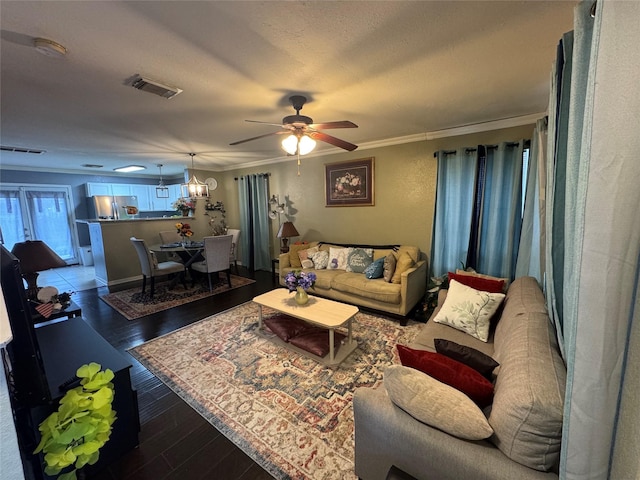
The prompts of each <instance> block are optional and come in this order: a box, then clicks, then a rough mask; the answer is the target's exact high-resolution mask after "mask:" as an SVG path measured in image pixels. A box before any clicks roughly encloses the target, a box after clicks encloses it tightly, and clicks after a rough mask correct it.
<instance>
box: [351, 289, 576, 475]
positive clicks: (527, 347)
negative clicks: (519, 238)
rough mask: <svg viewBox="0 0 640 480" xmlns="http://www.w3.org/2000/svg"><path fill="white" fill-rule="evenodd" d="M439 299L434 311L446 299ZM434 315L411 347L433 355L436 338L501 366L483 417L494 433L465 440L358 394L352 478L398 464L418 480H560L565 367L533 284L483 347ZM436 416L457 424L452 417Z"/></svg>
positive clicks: (370, 392)
mask: <svg viewBox="0 0 640 480" xmlns="http://www.w3.org/2000/svg"><path fill="white" fill-rule="evenodd" d="M440 293H441V296H440V299H439V307H438V309H439V308H441V306H442V302H443V301H444V298H445V297H446V291H445V290H443V291H441V292H440ZM438 309H437V310H436V311H435V312H434V314H433V315H432V317H431V319H430V320H429V321H428V322H427V324H426V325H425V327H424V328H423V329H422V330H421V332H420V334H419V335H418V336H417V338H416V339H415V341H414V343H412V344H411V345H410V347H413V348H416V349H422V350H429V351H435V348H434V339H436V338H445V339H449V340H452V341H454V342H456V343H459V344H462V345H468V346H470V347H472V348H475V349H478V350H480V351H482V352H484V353H486V354H488V355H490V356H491V357H493V358H494V359H495V360H496V361H497V362H498V363H499V364H500V365H499V366H498V367H496V368H495V370H494V380H495V383H494V397H493V404H492V405H491V406H490V407H488V408H487V409H485V410H483V412H484V414H485V416H486V419H487V420H488V423H489V425H490V426H491V428H492V430H493V434H492V435H491V436H490V437H489V438H488V439H486V440H463V439H461V438H458V437H455V436H453V435H450V434H449V433H445V431H443V430H441V429H438V428H434V427H432V426H430V425H428V424H426V423H423V422H421V421H419V420H417V419H416V418H414V417H413V416H411V415H409V414H408V413H407V412H406V411H405V410H403V409H401V408H400V407H398V406H397V405H396V404H394V403H393V402H392V401H391V400H390V398H389V395H388V394H387V390H386V389H385V387H384V386H381V387H380V388H377V389H370V388H361V389H358V390H356V392H355V395H354V399H353V409H354V418H355V469H356V474H357V475H358V476H359V477H360V478H361V479H362V480H378V479H380V480H382V479H384V478H385V477H386V474H387V472H388V471H389V469H390V468H391V466H392V465H395V466H396V467H397V468H400V469H401V470H403V471H405V472H407V473H408V474H410V475H412V476H414V477H415V478H417V479H434V480H436V479H437V480H447V479H451V480H462V479H473V480H483V479H492V480H496V479H502V480H514V479H518V480H523V479H531V480H534V479H538V480H543V479H548V480H550V479H557V478H558V474H557V473H555V472H557V467H558V462H559V455H560V441H561V431H562V415H563V403H564V388H565V381H566V368H565V365H564V363H563V361H562V359H561V356H560V353H559V350H558V344H557V341H556V336H555V332H554V328H553V326H552V324H551V322H550V321H549V317H548V315H547V310H546V307H545V300H544V296H543V294H542V292H541V290H540V288H539V287H538V284H537V282H536V280H535V279H534V278H531V277H523V278H519V279H516V280H515V281H514V282H513V283H512V284H511V286H510V287H509V289H508V291H507V295H506V297H505V300H504V307H503V311H502V313H501V315H500V317H499V321H498V323H497V326H496V327H495V330H494V331H492V333H491V336H490V338H489V341H488V342H487V343H484V342H482V341H480V340H477V339H476V338H474V337H472V336H470V335H468V334H466V333H463V332H461V331H459V330H456V329H454V328H452V327H449V326H447V325H444V324H440V323H435V322H433V320H432V319H433V318H434V317H435V315H437V313H438ZM391 368H407V367H391ZM411 371H414V370H411ZM418 374H420V375H425V374H422V373H421V372H418ZM430 381H431V380H430ZM440 413H441V414H444V415H445V418H451V421H453V420H454V419H455V417H456V411H445V412H440Z"/></svg>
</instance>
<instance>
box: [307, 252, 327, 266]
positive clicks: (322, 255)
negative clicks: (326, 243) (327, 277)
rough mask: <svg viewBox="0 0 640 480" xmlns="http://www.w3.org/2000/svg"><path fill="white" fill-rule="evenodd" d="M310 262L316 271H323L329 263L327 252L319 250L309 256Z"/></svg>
mask: <svg viewBox="0 0 640 480" xmlns="http://www.w3.org/2000/svg"><path fill="white" fill-rule="evenodd" d="M311 261H312V262H313V266H314V267H315V269H316V270H324V269H325V268H327V265H328V263H329V252H327V251H326V250H320V251H319V252H317V253H314V254H313V255H312V256H311Z"/></svg>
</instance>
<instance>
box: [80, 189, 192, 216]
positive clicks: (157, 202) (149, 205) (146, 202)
mask: <svg viewBox="0 0 640 480" xmlns="http://www.w3.org/2000/svg"><path fill="white" fill-rule="evenodd" d="M156 186H157V185H140V184H129V183H95V182H87V184H86V191H87V196H88V197H92V196H94V195H117V196H121V195H126V196H130V195H135V196H136V197H137V198H138V210H140V211H141V212H151V211H161V212H164V211H170V210H174V208H173V207H172V206H171V205H172V204H173V202H175V201H176V200H177V199H178V198H180V194H181V192H180V184H179V183H178V184H175V185H167V187H168V188H169V198H158V197H156Z"/></svg>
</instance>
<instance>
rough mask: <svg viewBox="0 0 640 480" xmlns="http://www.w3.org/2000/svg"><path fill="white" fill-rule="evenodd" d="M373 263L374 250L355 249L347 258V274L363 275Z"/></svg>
mask: <svg viewBox="0 0 640 480" xmlns="http://www.w3.org/2000/svg"><path fill="white" fill-rule="evenodd" d="M372 263H373V248H353V249H351V252H350V253H349V256H348V257H347V268H346V270H347V272H354V273H363V272H364V270H365V268H367V267H368V266H369V265H371V264H372Z"/></svg>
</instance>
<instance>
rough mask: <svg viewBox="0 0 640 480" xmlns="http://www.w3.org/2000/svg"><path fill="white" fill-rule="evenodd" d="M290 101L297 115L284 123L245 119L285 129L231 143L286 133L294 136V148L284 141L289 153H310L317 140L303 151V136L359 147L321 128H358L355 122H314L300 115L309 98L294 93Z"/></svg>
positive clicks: (354, 147)
mask: <svg viewBox="0 0 640 480" xmlns="http://www.w3.org/2000/svg"><path fill="white" fill-rule="evenodd" d="M289 102H291V105H292V106H293V109H294V110H295V111H296V114H295V115H288V116H286V117H284V118H283V119H282V124H279V123H268V122H260V121H258V120H245V121H246V122H251V123H262V124H265V125H275V126H279V127H282V128H283V130H281V131H278V132H271V133H266V134H264V135H258V136H257V137H251V138H247V139H245V140H240V141H237V142H233V143H230V144H229V145H239V144H241V143H245V142H250V141H252V140H258V139H259V138H265V137H270V136H271V135H284V134H289V137H293V138H292V141H293V148H292V149H288V148H287V146H286V145H285V142H286V140H287V139H288V138H289V137H288V138H287V139H285V140H284V141H283V142H282V143H283V148H284V149H285V151H287V153H289V154H291V155H294V154H296V153H298V154H300V155H304V154H305V153H309V152H310V151H311V150H313V146H315V142H310V143H311V144H312V145H311V148H309V149H308V151H306V152H303V149H304V145H303V143H304V141H303V137H309V138H312V139H314V140H320V141H321V142H325V143H330V144H331V145H334V146H336V147H340V148H342V149H344V150H348V151H350V152H351V151H353V150H355V149H356V148H358V146H357V145H354V144H353V143H349V142H347V141H345V140H341V139H339V138H336V137H333V136H331V135H327V134H326V133H324V132H321V131H319V130H329V129H332V128H358V125H356V124H355V123H353V122H350V121H348V120H342V121H339V122H325V123H313V119H312V118H311V117H307V116H305V115H300V110H302V106H303V105H304V104H305V103H306V102H307V98H306V97H304V96H302V95H292V96H291V97H289Z"/></svg>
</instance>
